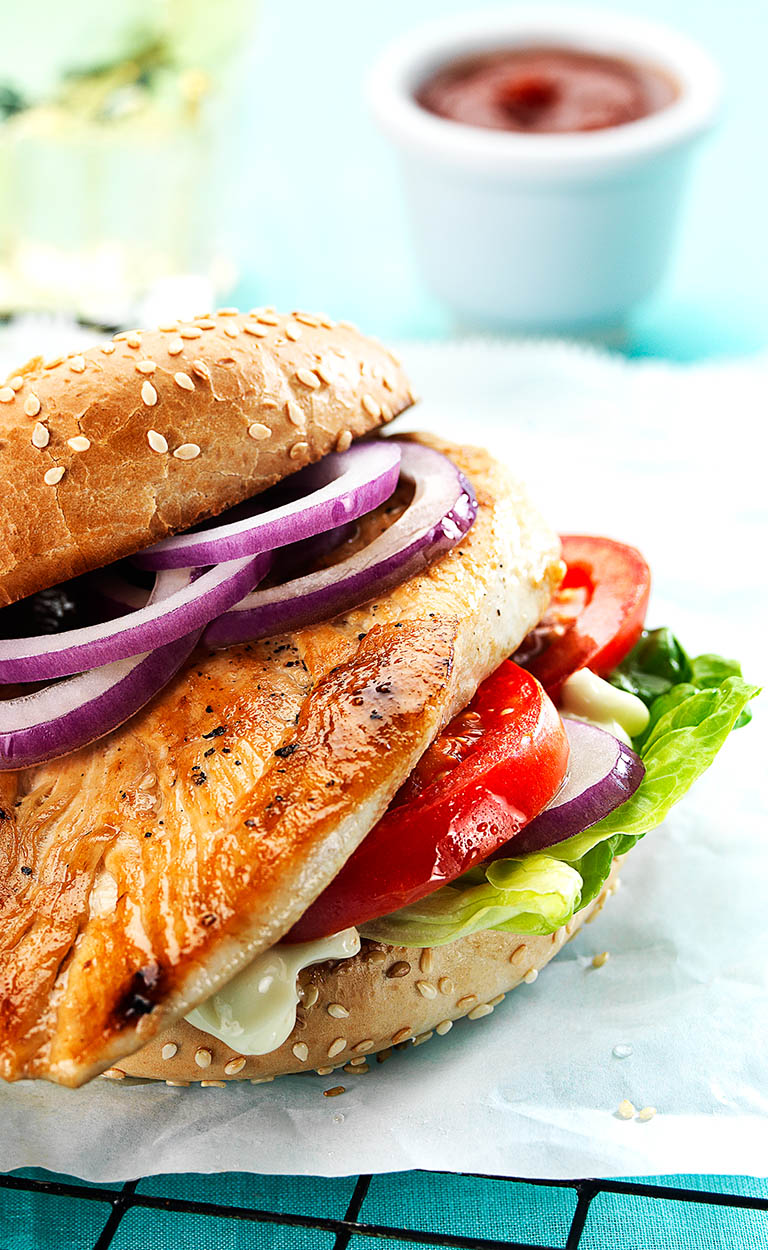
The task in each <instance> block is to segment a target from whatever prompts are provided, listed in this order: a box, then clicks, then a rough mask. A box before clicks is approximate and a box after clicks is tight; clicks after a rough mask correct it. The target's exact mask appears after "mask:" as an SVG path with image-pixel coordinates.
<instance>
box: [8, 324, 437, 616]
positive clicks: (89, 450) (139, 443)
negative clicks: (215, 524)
mask: <svg viewBox="0 0 768 1250" xmlns="http://www.w3.org/2000/svg"><path fill="white" fill-rule="evenodd" d="M412 399H413V397H412V395H411V392H410V390H409V386H408V381H407V378H406V377H405V375H404V373H403V371H402V369H401V368H400V366H399V364H398V362H397V361H396V360H395V358H394V357H393V356H392V355H391V354H390V353H389V352H387V351H386V350H385V349H384V348H383V347H382V346H380V345H379V344H378V343H375V342H373V341H372V340H371V339H367V338H365V337H363V335H361V334H360V333H359V332H358V331H357V330H355V328H354V327H352V326H350V325H348V324H347V323H343V322H342V323H338V324H334V323H333V322H331V321H329V320H328V319H327V318H325V317H316V316H312V315H310V314H305V313H291V314H290V315H286V316H281V315H278V314H277V313H273V312H272V311H271V310H269V309H255V310H254V311H253V312H251V313H248V314H247V315H246V314H241V313H238V312H237V311H236V310H228V309H224V310H221V311H220V312H218V313H215V314H212V315H211V316H210V317H200V318H196V319H195V320H194V321H191V322H179V323H175V322H174V323H168V324H166V325H164V326H162V327H161V328H160V329H157V330H148V331H144V332H139V331H132V332H128V333H125V334H118V335H116V336H115V338H114V339H113V340H112V341H111V342H108V343H103V344H101V345H100V346H96V347H93V348H90V349H89V350H88V351H86V352H82V353H74V354H71V355H69V356H67V357H61V358H59V359H58V360H52V361H47V362H43V360H42V359H41V358H36V359H34V360H32V361H30V362H29V363H28V364H27V365H25V366H24V367H23V368H21V369H18V370H16V371H14V373H13V374H12V375H11V376H10V378H9V380H8V382H7V384H6V385H4V386H0V480H2V482H3V483H4V489H3V491H2V492H0V536H2V542H0V607H2V606H4V605H6V604H9V603H13V602H15V601H16V600H17V599H21V598H24V597H25V596H26V595H30V594H33V593H34V592H35V591H37V590H43V589H47V588H48V587H49V586H53V585H55V584H57V583H58V582H61V581H64V580H66V579H68V578H70V577H75V576H77V575H78V574H79V573H84V572H87V571H88V570H90V569H95V568H100V567H102V566H103V565H105V564H109V563H111V562H112V561H113V560H118V559H120V558H122V557H123V556H126V555H130V554H132V553H133V552H135V551H138V550H140V549H141V548H142V547H146V546H148V545H149V544H151V543H154V542H157V541H158V540H159V539H161V538H165V537H166V536H167V535H169V534H174V533H177V532H178V531H180V530H185V529H188V528H189V527H190V526H191V525H194V524H196V523H197V522H198V521H202V520H204V519H205V518H207V517H212V516H216V515H218V514H219V513H220V512H223V511H224V509H226V508H229V507H231V506H233V505H234V504H237V503H240V502H241V501H242V500H243V499H246V498H248V497H249V496H251V495H254V494H256V493H258V492H259V491H262V490H265V489H266V488H267V487H269V486H272V485H273V484H274V483H275V482H278V481H280V480H281V479H282V478H284V477H287V476H288V475H289V474H290V473H293V472H295V471H296V470H297V469H300V468H302V467H303V466H304V465H306V464H310V463H312V462H313V461H316V460H320V459H321V458H322V457H323V456H324V455H326V454H327V453H328V452H329V451H332V450H333V449H334V448H338V449H339V450H344V449H345V448H346V447H348V446H349V445H350V443H351V442H352V440H353V439H355V438H359V437H360V436H361V435H363V434H366V433H368V432H369V431H370V430H373V429H375V428H376V427H377V426H379V425H381V424H382V423H384V422H386V421H388V420H390V419H391V418H392V417H393V416H395V415H396V414H397V413H399V412H401V411H402V410H403V409H404V408H406V407H408V405H409V404H410V403H411V402H412Z"/></svg>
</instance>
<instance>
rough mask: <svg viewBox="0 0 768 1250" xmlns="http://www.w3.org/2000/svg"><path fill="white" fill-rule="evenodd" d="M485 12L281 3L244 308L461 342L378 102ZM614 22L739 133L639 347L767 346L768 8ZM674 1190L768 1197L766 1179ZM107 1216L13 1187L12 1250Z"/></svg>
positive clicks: (647, 1208)
mask: <svg viewBox="0 0 768 1250" xmlns="http://www.w3.org/2000/svg"><path fill="white" fill-rule="evenodd" d="M469 7H471V6H470V5H469V4H468V3H467V0H464V2H463V3H455V2H454V0H420V3H418V4H414V3H413V0H387V3H386V4H371V3H367V4H366V3H363V2H361V0H327V2H326V3H322V4H321V3H317V2H316V0H268V2H267V3H265V4H264V5H263V8H262V14H261V19H260V26H259V30H258V32H257V38H256V39H255V41H254V44H253V47H252V49H251V50H250V51H249V55H248V61H249V66H248V83H249V91H248V98H247V101H246V103H245V104H244V106H243V109H242V112H241V115H240V127H241V130H240V135H239V141H240V157H239V162H240V166H239V177H238V179H237V182H238V187H237V188H234V187H233V189H232V195H233V210H234V211H233V212H232V219H233V221H234V229H233V235H232V243H233V247H234V250H235V252H236V253H237V255H238V256H239V257H240V261H241V266H242V272H243V277H242V280H241V283H240V287H239V289H238V292H237V298H238V301H239V302H241V303H242V304H244V305H246V306H248V305H250V304H253V303H256V302H261V301H265V302H269V303H274V304H275V305H277V306H279V307H306V308H324V309H325V310H327V311H328V312H329V313H331V314H332V315H337V316H343V317H347V318H349V319H352V320H355V321H358V322H359V323H360V324H361V325H362V326H364V327H365V328H366V329H368V330H370V331H372V332H375V333H378V334H381V335H383V336H385V337H389V338H398V339H403V338H408V337H428V338H440V337H445V336H446V335H448V334H449V333H450V332H451V326H450V322H449V320H448V318H447V317H446V315H445V313H444V312H443V310H442V309H441V308H440V307H439V305H438V304H437V303H436V302H435V301H434V300H433V299H432V298H431V297H430V295H429V294H428V293H427V292H426V291H425V289H424V287H423V286H422V283H421V281H420V278H419V275H418V271H417V269H416V266H415V263H414V258H413V256H412V253H411V249H410V242H409V237H408V229H407V223H406V221H405V218H404V213H403V208H402V204H401V199H400V191H399V185H398V179H397V170H396V167H395V163H394V161H393V159H392V156H391V154H390V152H389V150H388V149H387V147H386V145H385V144H384V143H383V142H382V141H381V140H380V139H379V137H378V136H377V134H376V133H375V132H374V130H373V128H372V126H371V124H370V121H369V119H368V116H367V111H366V108H365V106H364V104H363V102H362V94H361V92H362V82H363V77H364V72H365V69H366V67H367V65H368V64H369V63H370V61H371V59H372V58H373V57H374V56H375V54H376V51H377V49H378V48H379V47H380V46H381V45H382V44H383V43H384V42H385V41H386V40H387V39H389V38H390V37H392V36H393V35H396V34H398V33H400V32H401V31H403V30H405V29H407V28H408V27H409V26H410V25H411V24H412V23H413V22H414V21H416V20H423V19H426V18H429V17H430V16H433V15H439V14H443V13H448V12H455V11H460V10H466V9H467V8H469ZM606 7H609V8H611V9H615V10H622V11H628V12H636V13H642V14H644V15H646V16H654V17H659V18H662V19H664V20H667V21H670V22H672V23H674V24H675V25H677V26H679V27H681V28H682V29H684V30H686V31H688V32H689V33H690V34H692V35H694V36H696V37H697V38H699V39H700V40H701V41H702V42H703V43H704V44H706V45H707V46H708V47H709V48H710V49H711V50H712V51H713V52H714V53H715V55H716V56H717V57H718V59H719V61H720V62H721V64H722V66H723V68H724V70H725V73H726V76H727V80H728V94H727V100H726V104H725V108H724V112H723V117H722V119H721V123H720V125H719V128H718V130H717V132H716V133H715V134H714V135H713V136H712V137H711V138H710V139H709V140H708V141H707V143H706V144H705V145H704V146H703V148H702V150H701V152H700V153H699V159H698V161H697V163H696V166H695V170H694V176H693V179H692V182H691V187H690V195H689V198H688V201H687V204H686V209H685V215H684V222H683V229H682V231H681V239H680V246H679V249H678V252H677V255H676V257H675V261H674V264H673V266H672V269H671V272H670V274H669V276H668V279H667V281H666V283H665V285H664V287H663V289H662V290H661V291H660V292H659V294H658V296H657V298H655V299H654V300H653V301H652V302H650V303H649V304H648V306H647V307H645V308H643V309H641V310H639V311H638V313H637V315H636V316H635V317H634V319H633V321H632V324H631V326H630V331H629V337H628V341H627V345H626V350H627V351H628V352H629V353H630V354H633V355H655V356H662V357H667V358H670V359H677V360H694V359H702V358H706V357H713V356H727V355H734V354H741V353H749V352H753V351H756V350H759V349H761V348H764V347H765V345H766V342H768V248H767V247H766V243H765V232H766V219H767V218H768V211H767V210H768V163H767V162H766V115H767V113H768V109H767V108H766V101H767V99H768V92H767V91H766V41H767V40H768V6H767V5H766V4H765V2H764V0H730V3H728V4H725V3H723V0H666V2H665V0H645V2H644V3H643V4H642V5H640V4H629V3H624V2H621V3H613V4H611V5H608V6H606ZM214 12H215V6H212V13H214ZM202 1162H203V1161H202V1160H201V1163H202ZM755 1166H756V1169H757V1170H760V1169H761V1168H764V1167H765V1160H762V1161H760V1160H756V1161H755ZM680 1167H681V1168H684V1167H685V1160H684V1159H681V1160H680ZM24 1175H35V1173H25V1174H24ZM38 1175H39V1174H38ZM657 1180H658V1183H660V1184H679V1185H683V1186H692V1187H694V1188H699V1189H701V1188H704V1189H715V1190H719V1191H722V1192H731V1193H738V1194H748V1195H753V1196H756V1197H760V1198H763V1199H768V1183H766V1182H765V1181H758V1180H750V1179H747V1178H727V1177H720V1178H718V1177H690V1176H684V1177H680V1178H668V1179H667V1180H666V1181H665V1180H664V1179H663V1178H657ZM354 1183H355V1178H349V1179H347V1180H323V1179H310V1178H300V1177H269V1176H259V1175H247V1174H233V1175H228V1176H218V1177H206V1176H183V1177H157V1178H152V1179H149V1180H146V1181H143V1182H141V1184H140V1186H139V1193H145V1194H164V1195H168V1196H171V1197H180V1198H186V1199H201V1200H203V1201H208V1202H217V1203H236V1204H240V1205H244V1206H250V1207H259V1208H270V1209H272V1210H280V1211H288V1212H300V1213H305V1214H319V1215H323V1216H328V1217H337V1218H342V1217H343V1216H344V1214H345V1212H346V1209H347V1205H348V1203H349V1200H350V1197H351V1195H352V1191H353V1188H354ZM86 1188H88V1189H89V1190H91V1191H93V1190H96V1189H98V1188H99V1187H94V1186H87V1187H86ZM574 1205H575V1196H574V1194H573V1192H572V1191H569V1190H566V1189H562V1190H544V1189H540V1188H534V1187H532V1186H527V1185H518V1184H503V1183H501V1182H493V1181H485V1180H480V1179H476V1178H463V1177H450V1176H443V1175H434V1176H431V1175H425V1174H419V1173H410V1174H407V1173H404V1174H397V1175H394V1176H388V1177H387V1176H384V1177H378V1178H374V1180H373V1183H372V1185H371V1189H370V1191H369V1193H368V1195H367V1197H366V1200H365V1202H364V1204H363V1207H362V1210H361V1213H360V1216H359V1218H360V1220H362V1221H365V1222H368V1223H375V1224H385V1225H390V1226H391V1225H395V1226H405V1227H408V1228H412V1229H416V1230H418V1229H422V1230H423V1229H427V1228H433V1229H436V1230H440V1231H441V1232H444V1233H445V1232H452V1233H456V1234H463V1235H465V1236H476V1237H486V1238H498V1239H510V1240H512V1239H514V1240H519V1241H526V1240H529V1241H532V1242H536V1243H539V1244H542V1245H543V1244H547V1245H553V1246H563V1245H564V1244H565V1239H566V1236H567V1230H568V1226H569V1223H570V1219H571V1216H572V1213H573V1209H574ZM107 1215H108V1207H107V1206H106V1205H104V1204H103V1203H101V1202H88V1203H85V1202H75V1201H73V1200H72V1199H68V1198H53V1197H40V1196H36V1195H29V1194H25V1193H13V1192H7V1191H2V1190H0V1250H48V1247H51V1250H54V1248H56V1250H58V1248H59V1247H62V1246H64V1247H66V1248H67V1250H80V1248H81V1247H82V1248H83V1250H85V1248H86V1247H90V1246H92V1245H93V1244H94V1243H95V1241H96V1239H97V1237H98V1236H99V1233H100V1230H101V1229H102V1228H103V1226H104V1223H105V1220H106V1218H107ZM405 1244H406V1243H405V1242H401V1241H397V1240H395V1241H387V1242H381V1241H378V1240H374V1239H372V1238H367V1237H355V1238H354V1239H353V1241H352V1243H351V1245H352V1247H353V1250H370V1248H371V1247H374V1246H376V1245H390V1246H393V1247H395V1246H405ZM408 1244H411V1245H413V1244H414V1243H408ZM416 1244H423V1243H416ZM580 1244H581V1246H582V1247H584V1250H618V1248H619V1247H622V1248H624V1247H626V1248H628V1250H640V1248H641V1247H664V1248H667V1247H674V1250H736V1248H740V1250H747V1248H749V1250H751V1248H752V1247H754V1248H757V1247H764V1246H766V1245H768V1217H767V1216H766V1214H765V1213H764V1212H750V1211H729V1210H726V1209H724V1208H711V1207H706V1208H705V1207H695V1206H689V1205H683V1204H680V1203H674V1202H666V1201H665V1202H661V1201H651V1200H647V1199H633V1198H626V1197H622V1196H616V1195H602V1196H600V1197H598V1198H597V1199H596V1200H595V1202H594V1203H593V1205H592V1208H591V1210H590V1215H589V1218H588V1221H587V1225H586V1229H585V1233H584V1237H583V1238H582V1241H581V1243H580ZM113 1245H114V1246H115V1247H117V1248H119V1250H129V1248H130V1250H137V1248H139V1247H142V1248H143V1247H150V1246H151V1247H152V1250H166V1248H167V1250H171V1248H172V1250H179V1248H181V1247H185V1248H186V1247H190V1248H191V1247H195V1248H200V1250H213V1248H214V1247H216V1250H241V1248H245V1247H249V1248H250V1247H258V1248H259V1250H271V1248H272V1247H280V1248H284V1247H289V1248H290V1250H294V1248H297V1250H298V1248H303V1247H328V1248H330V1247H333V1246H334V1236H333V1234H331V1233H320V1232H316V1231H306V1230H299V1229H289V1228H285V1227H283V1228H279V1227H274V1226H268V1225H257V1224H245V1223H235V1222H233V1221H226V1222H225V1221H222V1220H220V1219H212V1218H208V1217H200V1216H192V1215H184V1216H177V1217H171V1216H170V1215H167V1214H162V1213H157V1212H152V1211H141V1210H134V1211H131V1212H129V1213H128V1214H127V1215H126V1216H125V1217H124V1219H123V1221H122V1222H121V1224H120V1226H119V1228H118V1231H117V1234H116V1237H115V1240H114V1242H113Z"/></svg>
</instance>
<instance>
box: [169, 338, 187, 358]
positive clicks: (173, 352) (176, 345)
mask: <svg viewBox="0 0 768 1250" xmlns="http://www.w3.org/2000/svg"><path fill="white" fill-rule="evenodd" d="M183 351H184V344H183V343H182V341H181V339H171V341H170V343H169V344H168V355H169V356H179V355H180V354H181V353H182V352H183Z"/></svg>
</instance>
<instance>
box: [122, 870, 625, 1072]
mask: <svg viewBox="0 0 768 1250" xmlns="http://www.w3.org/2000/svg"><path fill="white" fill-rule="evenodd" d="M617 873H618V862H617V863H615V864H614V866H613V870H612V871H611V874H610V876H609V877H608V880H607V881H606V883H605V885H604V887H603V890H602V892H601V893H600V895H599V896H598V898H596V899H595V900H594V902H592V903H591V904H590V905H589V906H588V907H584V908H582V910H581V911H580V912H577V914H576V915H575V916H574V917H573V919H572V920H570V921H569V922H568V924H567V925H566V926H565V927H564V928H561V929H558V931H557V932H556V933H552V934H548V935H547V936H545V937H525V938H523V937H520V936H519V935H516V934H512V933H500V932H491V931H488V932H484V933H473V934H471V935H470V936H469V937H465V938H461V939H459V941H457V942H451V943H449V944H448V945H446V946H437V947H434V948H431V949H430V948H425V949H418V948H414V947H405V946H386V945H384V944H383V943H381V942H367V941H363V943H362V946H361V950H360V953H359V954H358V955H355V956H354V957H353V958H351V959H344V960H340V961H337V962H333V961H329V962H327V963H324V964H317V965H315V966H313V967H310V968H305V969H304V970H303V971H302V972H301V973H300V974H299V992H300V998H301V1003H300V1005H299V1007H298V1009H297V1018H296V1026H295V1028H294V1030H293V1032H292V1033H291V1035H290V1037H289V1038H288V1039H287V1040H286V1041H285V1042H284V1043H283V1045H282V1046H279V1047H278V1048H277V1050H273V1051H271V1053H270V1054H268V1055H242V1054H239V1053H238V1052H237V1051H235V1050H231V1049H230V1048H229V1046H227V1045H226V1044H225V1043H224V1042H221V1041H219V1039H218V1038H215V1037H213V1036H211V1034H209V1033H204V1032H202V1031H201V1030H200V1029H196V1028H195V1027H194V1026H193V1025H191V1024H189V1023H188V1021H186V1020H179V1021H177V1022H176V1023H175V1024H174V1025H172V1026H171V1028H169V1029H167V1030H166V1031H165V1032H164V1033H161V1034H160V1035H159V1036H158V1037H157V1038H155V1039H154V1040H153V1041H152V1042H151V1043H150V1044H149V1045H148V1046H145V1047H144V1048H143V1050H139V1051H137V1052H136V1053H135V1054H133V1055H131V1056H130V1057H129V1058H128V1059H125V1060H122V1061H121V1063H120V1066H119V1067H117V1068H110V1069H109V1070H108V1071H107V1072H106V1073H105V1074H104V1075H105V1076H108V1077H111V1078H113V1079H116V1080H122V1079H123V1078H124V1077H126V1076H129V1077H139V1078H143V1079H150V1080H163V1081H169V1082H170V1083H171V1084H190V1083H192V1082H198V1081H202V1082H216V1083H218V1082H222V1081H229V1080H238V1081H244V1080H251V1081H269V1080H272V1079H273V1078H274V1077H276V1076H284V1075H287V1074H288V1073H293V1072H309V1071H316V1072H317V1071H319V1072H320V1073H321V1074H322V1075H325V1074H327V1073H329V1072H331V1071H333V1070H334V1069H335V1068H339V1067H345V1066H346V1068H347V1071H354V1068H355V1067H357V1066H359V1065H361V1064H363V1063H364V1062H365V1059H366V1058H367V1057H368V1056H370V1055H374V1054H376V1053H377V1052H379V1051H385V1050H387V1049H389V1047H391V1046H396V1045H398V1044H400V1043H403V1042H408V1041H413V1043H414V1045H420V1044H421V1043H422V1042H425V1041H428V1040H429V1039H430V1038H432V1037H433V1035H437V1036H440V1035H441V1034H443V1033H447V1032H448V1031H449V1029H450V1028H451V1024H452V1022H453V1021H454V1020H457V1019H459V1018H460V1017H462V1016H466V1017H468V1019H470V1020H479V1019H482V1017H483V1016H487V1015H490V1013H491V1012H492V1011H493V1009H494V1007H495V1006H497V1004H498V1003H499V1002H500V1001H501V999H502V998H503V997H504V995H505V994H507V993H508V992H509V991H510V990H513V989H515V988H516V987H517V986H519V985H523V986H526V985H530V984H531V983H532V982H533V981H535V980H536V978H537V976H538V973H539V971H540V969H542V968H543V967H544V966H545V964H548V963H549V961H550V959H552V958H553V957H554V956H555V955H556V954H557V952H558V951H559V950H560V949H561V948H562V947H563V946H564V945H565V943H566V942H567V941H568V940H569V939H570V938H571V937H572V936H573V934H574V933H576V932H577V930H578V929H580V928H581V926H582V925H583V924H585V923H589V921H591V920H592V919H594V917H595V916H596V915H597V913H598V912H599V911H600V909H601V907H602V906H603V903H604V902H605V900H606V898H607V897H608V895H609V894H611V893H613V891H614V889H615V888H616V882H617ZM353 1061H354V1063H353Z"/></svg>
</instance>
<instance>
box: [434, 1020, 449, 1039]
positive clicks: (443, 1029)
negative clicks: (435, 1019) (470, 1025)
mask: <svg viewBox="0 0 768 1250" xmlns="http://www.w3.org/2000/svg"><path fill="white" fill-rule="evenodd" d="M452 1028H453V1020H441V1021H440V1023H439V1024H436V1025H435V1032H436V1033H439V1034H440V1036H441V1037H443V1036H444V1035H445V1034H446V1033H450V1031H451V1029H452Z"/></svg>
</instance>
